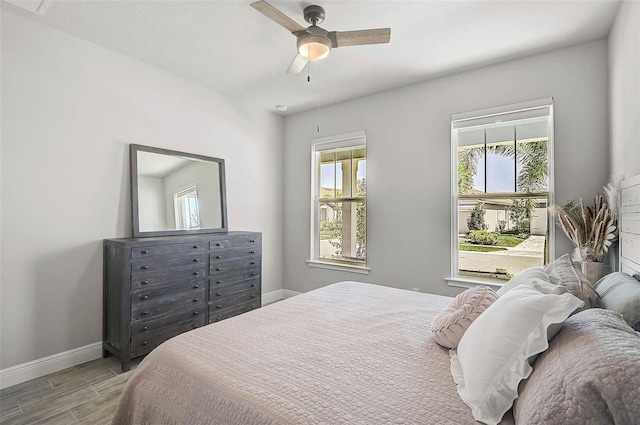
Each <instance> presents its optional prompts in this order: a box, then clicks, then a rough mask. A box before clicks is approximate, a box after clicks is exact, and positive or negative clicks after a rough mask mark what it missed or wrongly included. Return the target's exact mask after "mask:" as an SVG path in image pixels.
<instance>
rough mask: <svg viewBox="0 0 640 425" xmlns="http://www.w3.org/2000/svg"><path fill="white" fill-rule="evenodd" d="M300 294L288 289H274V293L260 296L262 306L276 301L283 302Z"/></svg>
mask: <svg viewBox="0 0 640 425" xmlns="http://www.w3.org/2000/svg"><path fill="white" fill-rule="evenodd" d="M299 294H301V292H296V291H291V290H289V289H276V290H275V291H271V292H267V293H266V294H262V305H267V304H271V303H274V302H276V301H280V300H285V299H287V298H291V297H295V296H296V295H299Z"/></svg>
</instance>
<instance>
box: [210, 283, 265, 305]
mask: <svg viewBox="0 0 640 425" xmlns="http://www.w3.org/2000/svg"><path fill="white" fill-rule="evenodd" d="M258 289H260V280H258V279H257V278H255V277H252V278H248V279H245V280H239V281H236V282H234V283H232V284H230V285H215V284H214V285H209V301H210V302H215V300H216V299H218V298H220V297H231V296H234V295H238V294H241V293H242V292H245V291H255V290H258Z"/></svg>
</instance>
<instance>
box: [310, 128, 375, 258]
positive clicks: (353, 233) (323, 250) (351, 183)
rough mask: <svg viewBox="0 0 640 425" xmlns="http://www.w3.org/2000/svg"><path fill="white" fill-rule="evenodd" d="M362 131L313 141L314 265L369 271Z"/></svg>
mask: <svg viewBox="0 0 640 425" xmlns="http://www.w3.org/2000/svg"><path fill="white" fill-rule="evenodd" d="M366 173H367V156H366V138H365V133H364V131H359V132H354V133H349V134H343V135H339V136H333V137H326V138H322V139H314V140H313V147H312V179H311V181H312V183H311V184H312V198H313V199H312V208H311V215H312V217H311V223H312V225H311V259H310V261H309V264H310V265H325V266H326V265H329V266H334V267H337V268H343V267H347V268H348V269H353V268H359V269H361V270H366V259H367V231H366V224H367V178H366Z"/></svg>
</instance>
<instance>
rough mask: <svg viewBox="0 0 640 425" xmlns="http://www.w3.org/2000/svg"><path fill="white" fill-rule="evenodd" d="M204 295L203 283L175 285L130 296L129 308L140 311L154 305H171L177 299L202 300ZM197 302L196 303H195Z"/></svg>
mask: <svg viewBox="0 0 640 425" xmlns="http://www.w3.org/2000/svg"><path fill="white" fill-rule="evenodd" d="M204 293H205V287H204V281H197V282H193V283H189V284H186V285H185V284H182V283H176V284H172V285H163V286H162V287H156V288H155V289H143V290H141V291H137V292H135V293H132V294H131V308H132V309H133V310H140V309H143V308H147V307H151V306H153V305H156V304H163V303H173V302H174V301H175V300H177V299H182V298H185V297H191V298H192V299H194V300H196V299H202V297H203V296H204ZM195 302H197V301H195Z"/></svg>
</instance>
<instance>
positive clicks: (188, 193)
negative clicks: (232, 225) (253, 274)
mask: <svg viewBox="0 0 640 425" xmlns="http://www.w3.org/2000/svg"><path fill="white" fill-rule="evenodd" d="M129 151H130V158H131V206H132V210H133V215H132V225H133V226H132V227H133V236H134V237H136V238H138V237H147V236H165V235H183V234H191V233H216V232H226V231H227V201H226V189H225V176H224V159H220V158H213V157H208V156H202V155H196V154H191V153H185V152H177V151H172V150H168V149H160V148H154V147H150V146H142V145H135V144H131V145H130V146H129Z"/></svg>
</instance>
